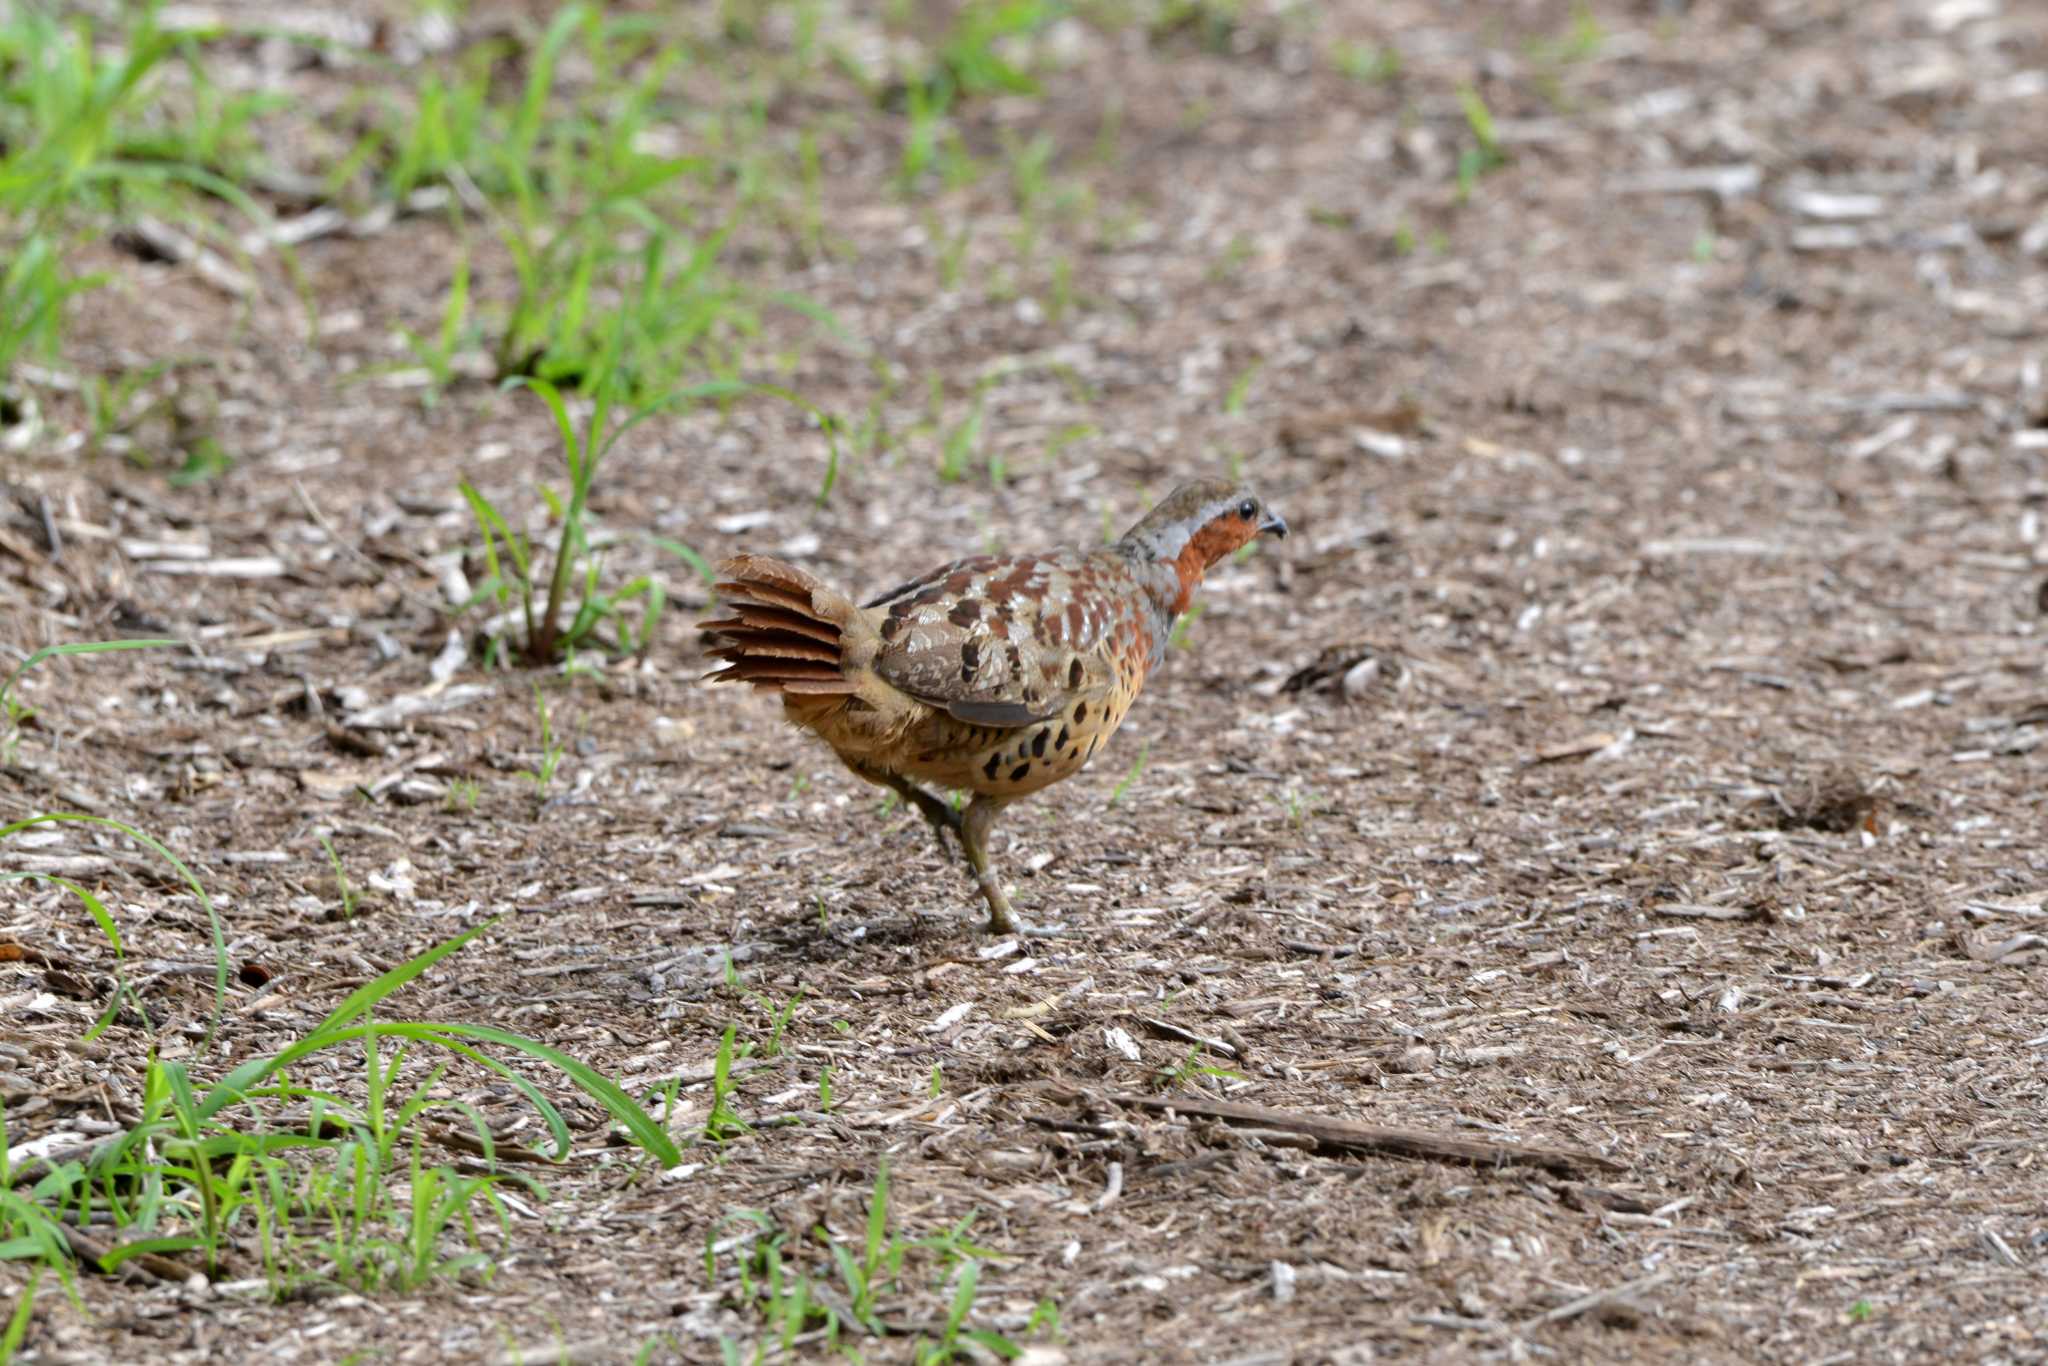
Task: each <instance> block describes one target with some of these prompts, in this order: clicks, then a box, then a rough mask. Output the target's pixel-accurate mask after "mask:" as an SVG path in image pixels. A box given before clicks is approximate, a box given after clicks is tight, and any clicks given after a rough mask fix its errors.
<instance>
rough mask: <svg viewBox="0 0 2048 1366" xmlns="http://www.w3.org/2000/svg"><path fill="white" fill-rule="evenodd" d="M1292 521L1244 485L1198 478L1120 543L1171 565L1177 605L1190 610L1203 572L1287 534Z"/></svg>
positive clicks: (1169, 496) (1161, 503)
mask: <svg viewBox="0 0 2048 1366" xmlns="http://www.w3.org/2000/svg"><path fill="white" fill-rule="evenodd" d="M1286 534H1287V523H1286V522H1285V521H1284V520H1283V519H1282V518H1281V516H1280V514H1279V513H1277V512H1274V511H1273V510H1272V509H1271V508H1269V507H1267V506H1266V504H1265V501H1264V500H1263V499H1261V498H1260V497H1259V496H1258V495H1257V494H1256V493H1253V492H1252V491H1251V490H1250V489H1248V488H1246V487H1245V486H1244V485H1242V484H1236V483H1232V482H1231V481H1230V480H1227V479H1197V480H1195V481H1194V482H1193V483H1188V484H1182V485H1181V486H1180V487H1179V488H1177V489H1175V490H1174V491H1173V492H1172V493H1169V494H1167V495H1166V496H1165V497H1164V498H1162V499H1160V500H1159V502H1158V504H1157V505H1156V506H1155V507H1154V508H1153V509H1152V510H1151V511H1150V512H1148V513H1146V514H1145V515H1144V516H1143V517H1142V518H1140V519H1139V521H1138V524H1137V525H1136V526H1134V527H1132V528H1131V529H1130V530H1129V531H1126V532H1125V533H1124V534H1123V539H1122V540H1121V541H1119V542H1118V545H1119V546H1120V547H1122V548H1123V549H1124V550H1125V552H1126V553H1128V554H1130V555H1132V556H1133V557H1134V558H1138V559H1143V560H1150V561H1154V562H1157V563H1162V564H1170V565H1172V566H1173V567H1174V570H1175V571H1176V573H1177V574H1178V575H1179V578H1180V594H1179V596H1178V597H1177V598H1176V599H1175V600H1174V602H1173V604H1172V610H1173V611H1174V612H1176V613H1179V612H1185V611H1186V610H1187V609H1188V602H1189V600H1190V599H1191V598H1193V597H1194V593H1195V588H1196V586H1197V585H1198V584H1200V583H1201V582H1202V576H1203V575H1204V574H1206V573H1208V572H1209V570H1210V568H1211V567H1212V566H1213V565H1215V564H1216V562H1217V561H1219V560H1221V559H1223V558H1224V557H1225V556H1228V555H1231V554H1234V553H1235V552H1236V551H1237V550H1239V549H1240V548H1241V547H1243V546H1245V545H1248V544H1249V543H1251V542H1252V541H1254V540H1257V539H1258V538H1259V537H1260V536H1276V537H1277V536H1285V535H1286Z"/></svg>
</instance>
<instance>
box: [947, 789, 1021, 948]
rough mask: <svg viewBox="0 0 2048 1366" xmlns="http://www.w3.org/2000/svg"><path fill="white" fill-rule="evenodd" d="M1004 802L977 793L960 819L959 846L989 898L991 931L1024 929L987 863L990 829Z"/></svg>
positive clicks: (989, 926) (984, 894)
mask: <svg viewBox="0 0 2048 1366" xmlns="http://www.w3.org/2000/svg"><path fill="white" fill-rule="evenodd" d="M1005 805H1006V803H1005V802H1004V801H1003V799H1002V798H1000V797H990V796H985V795H982V794H979V793H977V794H976V795H975V798H974V800H973V801H971V802H969V803H967V814H966V816H965V817H964V818H963V819H962V820H961V822H960V847H961V849H962V850H964V851H965V852H966V854H967V866H968V867H969V868H972V869H973V870H974V880H975V881H976V882H978V883H980V884H981V894H982V895H983V896H985V897H987V898H988V929H989V933H990V934H1016V933H1017V932H1018V931H1019V930H1020V929H1021V928H1022V927H1021V926H1019V925H1018V923H1017V913H1016V912H1015V911H1012V910H1011V909H1010V898H1008V897H1006V896H1004V895H1003V884H1002V883H1001V882H999V881H997V880H996V875H995V871H994V870H993V869H992V868H990V867H989V866H988V830H989V827H990V826H992V825H994V824H995V821H996V813H997V812H999V811H1001V810H1002V809H1003V807H1004V806H1005Z"/></svg>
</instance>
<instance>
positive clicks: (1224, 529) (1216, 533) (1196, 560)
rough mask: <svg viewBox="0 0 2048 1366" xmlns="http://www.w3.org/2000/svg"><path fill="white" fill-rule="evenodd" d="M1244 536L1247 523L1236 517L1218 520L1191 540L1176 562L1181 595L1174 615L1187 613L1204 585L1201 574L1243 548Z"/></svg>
mask: <svg viewBox="0 0 2048 1366" xmlns="http://www.w3.org/2000/svg"><path fill="white" fill-rule="evenodd" d="M1244 533H1245V526H1244V524H1243V523H1241V522H1240V521H1238V520H1237V519H1236V518H1233V517H1218V518H1216V519H1215V520H1214V521H1211V522H1209V523H1207V524H1205V525H1203V526H1202V527H1200V528H1198V529H1197V530H1196V532H1195V534H1194V535H1192V536H1190V537H1188V543H1187V544H1186V545H1184V546H1182V547H1181V549H1180V554H1179V555H1177V556H1175V557H1174V561H1173V568H1174V572H1175V573H1177V574H1179V575H1180V594H1179V596H1177V597H1175V598H1174V600H1173V611H1174V615H1176V616H1178V615H1179V614H1180V613H1182V612H1185V611H1187V610H1188V604H1189V603H1190V602H1192V601H1193V600H1194V596H1195V589H1196V588H1198V587H1200V586H1201V583H1202V575H1204V574H1206V573H1208V572H1209V566H1210V565H1212V564H1214V563H1216V561H1218V560H1220V559H1222V558H1223V557H1224V556H1225V555H1228V554H1229V553H1230V552H1231V551H1233V550H1235V549H1237V548H1238V547H1239V546H1241V545H1243V544H1244V543H1245V534H1244Z"/></svg>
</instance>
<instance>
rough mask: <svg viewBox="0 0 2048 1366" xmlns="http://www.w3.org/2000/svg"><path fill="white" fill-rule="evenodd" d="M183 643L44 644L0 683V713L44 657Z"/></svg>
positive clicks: (181, 643) (154, 648)
mask: <svg viewBox="0 0 2048 1366" xmlns="http://www.w3.org/2000/svg"><path fill="white" fill-rule="evenodd" d="M184 643H185V642H184V641H182V640H168V639H159V640H82V641H73V642H71V643H70V644H67V645H45V646H44V647H43V648H42V649H40V650H37V651H36V652H35V653H34V654H32V655H30V656H29V657H28V658H27V659H24V660H22V661H21V665H20V667H19V668H17V669H15V671H14V672H13V673H11V674H9V675H8V676H7V681H6V682H5V683H0V713H4V712H5V711H6V710H7V697H8V694H9V693H11V692H13V691H14V685H15V684H16V683H17V682H18V681H20V679H21V676H22V675H23V674H25V673H27V672H28V671H29V670H30V669H33V668H34V667H35V666H36V665H38V664H40V663H42V662H43V661H44V660H46V659H54V658H56V657H57V656H58V655H97V654H106V653H108V652H110V651H113V650H161V649H163V648H165V647H166V646H174V645H183V644H184Z"/></svg>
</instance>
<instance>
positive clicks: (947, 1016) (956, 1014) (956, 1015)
mask: <svg viewBox="0 0 2048 1366" xmlns="http://www.w3.org/2000/svg"><path fill="white" fill-rule="evenodd" d="M972 1009H974V1002H972V1001H962V1002H961V1003H960V1004H959V1005H957V1006H953V1007H951V1008H949V1009H948V1010H947V1011H946V1012H945V1013H944V1014H942V1015H940V1016H939V1018H938V1019H936V1020H933V1021H932V1022H931V1023H930V1024H928V1025H926V1026H925V1027H924V1032H925V1033H927V1034H937V1033H938V1032H940V1031H941V1030H945V1029H951V1028H952V1027H953V1026H954V1025H956V1024H958V1023H960V1021H962V1020H964V1019H966V1018H967V1012H968V1011H970V1010H972Z"/></svg>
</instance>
